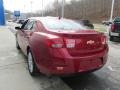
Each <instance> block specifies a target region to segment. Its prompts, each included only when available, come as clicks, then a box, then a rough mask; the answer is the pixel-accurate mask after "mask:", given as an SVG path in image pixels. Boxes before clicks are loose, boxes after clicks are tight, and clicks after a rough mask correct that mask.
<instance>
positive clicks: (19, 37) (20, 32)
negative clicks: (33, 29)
mask: <svg viewBox="0 0 120 90" xmlns="http://www.w3.org/2000/svg"><path fill="white" fill-rule="evenodd" d="M28 21H29V20H26V21H25V22H24V24H23V25H22V26H21V30H18V31H17V41H18V44H19V46H20V48H21V50H22V51H23V37H24V30H25V29H26V27H27V23H28Z"/></svg>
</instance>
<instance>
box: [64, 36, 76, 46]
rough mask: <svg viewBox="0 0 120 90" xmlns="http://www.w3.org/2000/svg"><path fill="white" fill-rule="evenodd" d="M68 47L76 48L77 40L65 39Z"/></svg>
mask: <svg viewBox="0 0 120 90" xmlns="http://www.w3.org/2000/svg"><path fill="white" fill-rule="evenodd" d="M64 41H65V44H66V48H75V40H74V39H66V38H65V39H64Z"/></svg>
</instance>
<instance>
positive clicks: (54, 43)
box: [47, 38, 64, 48]
mask: <svg viewBox="0 0 120 90" xmlns="http://www.w3.org/2000/svg"><path fill="white" fill-rule="evenodd" d="M47 44H48V47H51V48H63V46H64V43H63V40H62V38H52V39H48V40H47Z"/></svg>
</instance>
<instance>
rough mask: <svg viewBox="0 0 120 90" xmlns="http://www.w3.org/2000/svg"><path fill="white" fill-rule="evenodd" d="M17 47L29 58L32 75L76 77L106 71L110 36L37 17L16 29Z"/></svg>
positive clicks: (76, 25) (51, 19) (69, 23)
mask: <svg viewBox="0 0 120 90" xmlns="http://www.w3.org/2000/svg"><path fill="white" fill-rule="evenodd" d="M15 29H16V30H17V33H16V47H17V49H21V50H22V52H23V53H24V54H25V55H26V56H27V62H28V69H29V73H30V74H31V75H32V76H34V75H36V73H37V72H41V73H43V74H45V75H58V76H62V75H72V74H73V75H75V74H78V73H83V72H92V71H96V70H98V69H100V68H102V67H103V66H104V65H105V64H106V61H107V57H108V44H107V40H106V36H105V35H104V34H103V33H100V32H97V31H95V30H90V29H88V28H86V27H84V26H82V25H80V24H78V23H76V22H74V21H73V20H69V19H64V18H61V19H58V18H56V17H36V18H30V19H28V20H26V21H25V22H24V24H23V25H22V26H21V27H15Z"/></svg>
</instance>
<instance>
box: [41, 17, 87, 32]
mask: <svg viewBox="0 0 120 90" xmlns="http://www.w3.org/2000/svg"><path fill="white" fill-rule="evenodd" d="M41 21H42V23H43V24H44V25H45V26H46V27H47V28H49V29H53V30H85V29H86V28H85V27H84V26H82V25H80V24H78V23H77V22H75V21H72V20H63V19H61V20H58V19H56V20H53V19H51V20H49V19H48V20H47V19H43V20H41Z"/></svg>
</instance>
